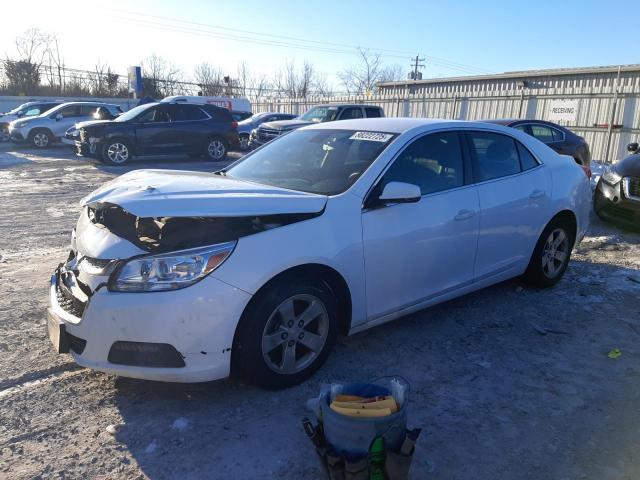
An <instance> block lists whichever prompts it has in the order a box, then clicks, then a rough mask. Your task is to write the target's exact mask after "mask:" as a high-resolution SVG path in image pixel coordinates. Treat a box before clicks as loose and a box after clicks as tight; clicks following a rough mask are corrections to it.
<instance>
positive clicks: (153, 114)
mask: <svg viewBox="0 0 640 480" xmlns="http://www.w3.org/2000/svg"><path fill="white" fill-rule="evenodd" d="M138 121H139V122H141V123H162V122H170V121H171V119H170V118H169V113H168V112H167V111H166V109H164V108H162V107H156V108H150V109H149V110H147V111H146V112H144V113H143V114H142V115H140V116H139V117H138Z"/></svg>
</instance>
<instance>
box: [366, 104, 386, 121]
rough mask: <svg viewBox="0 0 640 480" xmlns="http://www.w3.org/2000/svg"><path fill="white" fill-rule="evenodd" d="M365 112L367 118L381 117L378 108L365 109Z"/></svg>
mask: <svg viewBox="0 0 640 480" xmlns="http://www.w3.org/2000/svg"><path fill="white" fill-rule="evenodd" d="M365 112H366V114H367V118H379V117H381V116H382V115H381V114H380V109H379V108H373V107H367V108H365Z"/></svg>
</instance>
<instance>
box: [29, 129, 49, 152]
mask: <svg viewBox="0 0 640 480" xmlns="http://www.w3.org/2000/svg"><path fill="white" fill-rule="evenodd" d="M53 140H54V138H53V135H51V132H49V131H47V130H43V129H35V130H32V131H31V132H29V143H30V144H31V145H33V146H34V147H36V148H47V147H49V146H50V145H51V144H52V143H53Z"/></svg>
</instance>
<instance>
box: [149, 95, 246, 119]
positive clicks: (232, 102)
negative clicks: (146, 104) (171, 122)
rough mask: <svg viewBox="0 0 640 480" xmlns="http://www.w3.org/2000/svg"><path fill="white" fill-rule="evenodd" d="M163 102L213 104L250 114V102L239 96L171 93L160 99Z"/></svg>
mask: <svg viewBox="0 0 640 480" xmlns="http://www.w3.org/2000/svg"><path fill="white" fill-rule="evenodd" d="M160 101H161V102H165V103H197V104H207V105H215V106H216V107H222V108H226V109H227V110H230V111H232V112H249V115H251V113H250V112H251V102H250V101H249V100H248V99H247V98H241V97H209V96H206V95H172V96H170V97H166V98H163V99H162V100H160Z"/></svg>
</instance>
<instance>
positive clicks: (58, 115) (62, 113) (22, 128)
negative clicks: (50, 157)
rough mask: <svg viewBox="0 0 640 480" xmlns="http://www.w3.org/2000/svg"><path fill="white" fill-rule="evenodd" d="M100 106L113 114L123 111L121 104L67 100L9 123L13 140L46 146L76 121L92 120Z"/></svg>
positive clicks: (56, 139) (62, 134)
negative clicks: (38, 113)
mask: <svg viewBox="0 0 640 480" xmlns="http://www.w3.org/2000/svg"><path fill="white" fill-rule="evenodd" d="M99 107H104V108H107V109H108V110H109V111H110V112H112V114H113V115H117V114H120V113H122V109H121V108H120V106H119V105H113V104H108V103H102V102H67V103H63V104H61V105H58V106H57V107H54V108H52V109H51V110H48V111H46V112H44V113H42V114H40V115H38V116H36V117H31V118H27V119H24V120H15V121H13V122H11V123H10V124H9V134H10V135H11V140H12V141H13V142H16V143H24V142H28V143H30V144H31V145H33V146H34V147H37V148H44V147H47V146H49V145H51V144H52V143H53V142H56V141H59V140H61V139H62V138H63V137H64V135H65V133H66V132H67V130H68V129H69V127H72V126H73V125H74V124H75V123H76V122H81V121H83V120H90V119H92V118H93V115H94V114H95V113H96V110H97V109H98V108H99Z"/></svg>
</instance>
